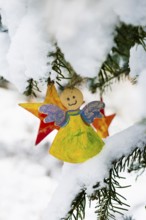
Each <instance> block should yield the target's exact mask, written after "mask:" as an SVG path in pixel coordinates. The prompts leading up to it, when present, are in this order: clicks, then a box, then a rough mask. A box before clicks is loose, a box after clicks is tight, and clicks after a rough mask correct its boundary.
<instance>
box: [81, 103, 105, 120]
mask: <svg viewBox="0 0 146 220" xmlns="http://www.w3.org/2000/svg"><path fill="white" fill-rule="evenodd" d="M104 107H105V104H104V103H103V102H101V101H93V102H90V103H88V104H87V105H86V106H85V107H84V108H83V109H82V110H81V117H82V119H83V120H84V121H85V122H86V123H87V124H91V123H92V122H93V120H94V119H95V118H102V114H101V113H100V110H101V109H103V108H104Z"/></svg>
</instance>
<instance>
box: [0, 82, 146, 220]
mask: <svg viewBox="0 0 146 220" xmlns="http://www.w3.org/2000/svg"><path fill="white" fill-rule="evenodd" d="M141 81H142V82H143V79H141ZM140 88H141V87H140ZM128 89H129V90H128ZM84 90H85V94H86V95H85V97H86V101H87V102H88V101H91V99H92V100H95V99H96V98H97V96H98V95H97V94H95V95H94V96H93V95H91V94H90V93H89V91H88V92H87V88H84ZM121 90H122V91H123V93H124V94H126V99H124V98H123V97H124V94H123V97H121ZM136 93H138V88H137V86H129V82H128V83H127V82H121V83H120V84H119V86H117V87H116V86H115V87H114V88H113V90H112V92H111V93H110V94H109V93H108V95H109V97H108V96H107V97H105V100H106V110H108V111H106V114H107V115H108V114H110V113H113V112H114V111H115V110H116V111H117V116H116V118H115V119H114V121H113V122H112V125H111V134H112V133H113V134H114V133H117V131H119V133H117V134H115V135H113V136H111V137H110V138H108V139H107V140H105V142H106V145H105V147H104V149H103V151H102V152H101V153H100V154H99V155H97V156H96V157H94V158H93V159H90V160H88V161H87V162H85V163H83V164H68V163H65V164H64V166H63V168H62V169H61V167H62V164H61V163H60V162H59V161H58V160H56V159H55V158H54V157H51V156H50V155H49V154H48V152H47V151H48V147H49V143H48V142H50V141H51V140H52V138H54V135H55V134H51V136H48V137H47V138H46V139H45V140H44V141H43V143H42V144H41V145H40V146H38V147H34V142H35V137H36V134H37V129H38V126H39V120H38V119H37V118H35V117H33V115H32V114H30V113H28V112H27V111H25V110H24V109H22V108H20V107H19V106H18V103H19V102H22V100H23V101H24V99H26V98H25V97H24V96H23V97H22V96H20V94H18V93H16V91H15V90H14V89H13V88H12V89H9V90H6V89H2V88H1V89H0V102H1V114H0V121H1V123H0V133H1V136H0V145H1V150H0V179H1V182H0V196H1V202H0V219H3V220H9V219H10V218H11V219H13V218H15V219H18V218H20V219H21V220H23V219H26V218H27V219H29V220H39V219H43V220H46V219H48V216H49V220H52V219H53V220H55V219H59V217H60V216H61V217H62V216H64V215H65V214H66V213H67V211H68V209H69V208H70V203H71V201H72V199H73V198H74V196H75V195H76V194H77V193H78V192H79V191H80V189H81V187H82V186H85V187H87V193H88V194H90V193H92V191H93V189H92V186H93V185H94V184H95V182H97V181H100V182H101V186H102V184H103V183H102V180H103V178H104V177H105V176H107V173H108V170H109V167H110V165H111V160H112V159H115V158H119V157H120V156H121V155H123V154H127V153H128V152H131V150H132V149H133V148H134V147H135V144H136V143H137V142H138V144H139V147H143V145H142V144H141V141H143V140H144V142H145V125H132V123H133V124H134V123H135V122H136V121H137V117H138V116H137V114H139V115H140V114H141V111H138V112H137V114H136V113H135V114H133V115H132V114H129V112H130V111H132V109H131V108H134V106H135V108H136V106H137V103H138V102H139V100H138V98H136V99H132V100H133V104H132V106H130V105H128V104H126V103H129V102H131V96H132V94H134V95H135V94H136ZM116 96H117V97H120V101H119V100H118V99H117V98H116ZM109 99H110V100H111V99H112V100H114V101H112V102H111V101H110V100H109ZM33 101H34V102H35V100H33ZM26 102H27V99H26ZM142 104H144V103H142ZM125 105H126V109H124V108H123V107H122V106H125ZM128 107H129V110H128ZM141 108H142V106H141ZM114 109H115V110H114ZM127 118H129V120H127ZM140 118H141V119H142V115H141V116H139V120H140ZM129 125H132V126H131V127H130V128H127V127H128V126H129ZM126 128H127V130H125V129H126ZM123 129H124V130H123ZM122 130H123V131H122ZM8 137H9V138H8ZM139 141H140V142H139ZM109 155H111V157H110V159H109ZM91 170H95V172H91ZM48 175H49V176H48ZM134 178H135V175H133V177H131V175H130V176H127V182H128V185H129V184H132V185H133V187H131V188H129V189H128V190H126V191H125V190H123V192H121V193H122V194H123V195H124V196H126V198H127V202H128V203H129V204H130V205H131V208H130V210H129V212H128V214H129V215H133V217H134V218H135V219H136V220H143V218H145V213H144V206H145V204H144V202H145V200H144V199H145V196H146V195H145V190H144V186H145V181H146V178H145V174H143V176H142V179H141V177H139V179H138V180H137V182H136V183H135V181H134ZM123 185H126V184H123ZM139 189H142V192H141V191H140V192H139V197H137V196H136V197H135V194H134V193H133V192H135V191H136V190H137V191H138V190H139ZM49 201H50V202H49ZM8 210H9V212H8ZM140 213H141V214H140ZM126 214H127V213H126ZM140 216H141V217H140ZM140 218H141V219H140ZM90 219H93V220H94V219H96V214H94V204H92V208H91V209H89V208H88V209H87V215H86V220H90Z"/></svg>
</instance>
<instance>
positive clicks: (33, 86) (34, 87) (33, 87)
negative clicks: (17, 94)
mask: <svg viewBox="0 0 146 220" xmlns="http://www.w3.org/2000/svg"><path fill="white" fill-rule="evenodd" d="M27 83H28V85H27V87H26V90H25V92H24V95H26V96H35V97H37V95H36V92H41V91H40V90H39V87H38V82H37V81H35V80H33V79H29V80H27Z"/></svg>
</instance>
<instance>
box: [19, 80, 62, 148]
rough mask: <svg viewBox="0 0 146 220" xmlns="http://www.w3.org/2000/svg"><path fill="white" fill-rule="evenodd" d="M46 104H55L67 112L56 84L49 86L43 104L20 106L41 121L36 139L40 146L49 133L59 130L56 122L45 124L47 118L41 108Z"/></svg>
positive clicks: (23, 104) (22, 104) (24, 104)
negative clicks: (40, 110)
mask: <svg viewBox="0 0 146 220" xmlns="http://www.w3.org/2000/svg"><path fill="white" fill-rule="evenodd" d="M44 104H54V105H57V106H59V107H60V108H61V109H63V110H65V107H64V106H63V105H62V103H61V101H60V98H59V96H58V93H57V90H56V88H55V86H54V83H51V84H49V85H48V88H47V92H46V97H45V100H44V102H42V103H21V104H19V105H20V106H21V107H22V108H24V109H26V110H27V111H29V112H31V113H32V114H33V115H35V116H36V117H37V118H39V119H40V126H39V130H38V134H37V138H36V142H35V145H37V144H39V143H40V142H41V141H42V140H43V139H44V138H45V137H46V136H47V135H48V134H49V133H51V132H52V131H53V130H54V129H59V127H57V126H56V125H55V124H54V122H50V123H44V122H43V120H44V118H45V117H46V115H45V114H42V113H40V112H39V108H40V106H42V105H44Z"/></svg>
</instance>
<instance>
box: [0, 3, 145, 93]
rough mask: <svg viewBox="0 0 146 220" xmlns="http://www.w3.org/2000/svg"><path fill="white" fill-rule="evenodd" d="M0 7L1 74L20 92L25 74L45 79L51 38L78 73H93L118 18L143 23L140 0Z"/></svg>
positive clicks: (121, 20)
mask: <svg viewBox="0 0 146 220" xmlns="http://www.w3.org/2000/svg"><path fill="white" fill-rule="evenodd" d="M0 9H1V10H0V13H1V16H2V23H3V25H5V26H6V27H7V28H8V33H5V35H7V37H6V36H5V39H6V38H7V40H3V43H2V44H0V46H1V50H2V51H4V52H3V55H2V56H0V65H1V63H2V64H3V67H2V69H3V70H5V71H2V72H1V75H2V76H4V77H5V78H6V79H9V80H10V81H11V82H12V83H13V84H14V85H15V86H16V87H17V88H18V89H19V91H21V92H23V91H24V90H25V87H26V82H27V80H28V79H29V78H34V79H36V80H39V79H40V78H46V77H47V76H48V73H49V72H51V71H52V70H51V62H52V59H51V58H49V57H47V55H48V53H49V52H52V51H54V46H53V45H54V42H55V41H57V43H58V45H59V47H60V48H61V50H62V51H63V52H64V54H65V58H66V59H67V60H68V61H69V62H70V63H71V65H72V66H73V68H74V69H75V71H76V72H77V73H78V74H80V75H81V76H84V77H86V76H88V77H89V76H90V77H95V76H97V75H98V71H99V69H100V67H101V65H102V63H103V61H104V60H105V59H106V56H107V54H108V53H109V51H110V49H111V48H112V46H113V45H114V42H113V38H114V35H115V27H116V26H117V25H119V22H125V23H126V24H132V25H143V26H145V25H146V14H145V11H146V2H145V0H123V1H120V0H111V1H110V2H107V1H106V0H102V1H101V0H98V1H95V0H92V1H91V0H80V1H78V0H71V1H66V0H61V1H59V0H55V1H54V0H43V1H39V0H23V1H19V0H12V1H11V4H9V1H8V0H0ZM2 34H3V33H0V35H2ZM1 59H2V60H1ZM3 60H4V62H3ZM47 63H49V65H47ZM52 77H53V78H54V77H56V74H54V71H52Z"/></svg>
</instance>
